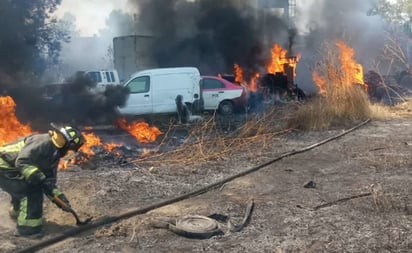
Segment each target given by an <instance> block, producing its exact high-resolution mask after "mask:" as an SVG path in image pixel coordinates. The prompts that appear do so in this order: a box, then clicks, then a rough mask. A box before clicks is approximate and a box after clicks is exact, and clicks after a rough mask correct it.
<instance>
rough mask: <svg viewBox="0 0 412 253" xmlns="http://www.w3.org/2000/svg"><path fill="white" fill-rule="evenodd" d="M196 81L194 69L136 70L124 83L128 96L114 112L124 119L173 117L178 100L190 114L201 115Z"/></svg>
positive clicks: (197, 74)
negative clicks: (149, 115)
mask: <svg viewBox="0 0 412 253" xmlns="http://www.w3.org/2000/svg"><path fill="white" fill-rule="evenodd" d="M200 80H201V76H200V73H199V70H198V69H197V68H195V67H178V68H156V69H148V70H143V71H139V72H137V73H135V74H133V75H132V76H131V77H130V79H129V80H127V81H126V82H125V83H124V86H125V87H127V88H128V90H129V96H128V99H127V101H126V105H125V106H124V107H119V108H118V111H119V113H120V114H121V115H124V116H138V115H148V114H176V113H177V106H176V100H177V99H178V98H179V101H180V102H183V103H184V104H185V105H186V106H187V108H188V109H189V111H190V112H191V113H194V112H201V111H202V110H203V108H202V107H203V103H202V99H201V94H200ZM178 96H179V97H178Z"/></svg>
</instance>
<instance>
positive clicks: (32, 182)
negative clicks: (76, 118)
mask: <svg viewBox="0 0 412 253" xmlns="http://www.w3.org/2000/svg"><path fill="white" fill-rule="evenodd" d="M64 155H65V152H64V150H62V149H58V148H57V147H56V146H55V145H54V144H53V142H52V141H51V139H50V136H49V134H35V135H31V136H28V137H25V138H23V139H20V140H18V141H16V142H13V143H10V144H6V145H4V146H2V147H0V187H1V188H2V189H3V190H5V191H6V192H8V193H9V194H10V195H11V198H12V200H11V202H12V204H13V207H14V210H16V211H17V210H18V212H19V215H18V218H17V229H18V230H19V231H22V232H23V233H26V232H27V233H29V234H30V233H37V232H38V231H40V230H41V228H42V215H43V193H44V194H46V196H47V197H48V198H49V199H51V200H52V199H53V196H59V195H62V193H61V192H60V191H59V190H58V188H57V187H56V180H57V168H58V164H59V160H60V158H61V157H63V156H64Z"/></svg>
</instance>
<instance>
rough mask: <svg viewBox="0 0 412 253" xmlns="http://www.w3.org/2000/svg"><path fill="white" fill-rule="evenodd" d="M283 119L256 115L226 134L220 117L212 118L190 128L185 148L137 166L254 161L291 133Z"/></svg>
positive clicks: (277, 114)
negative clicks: (237, 160)
mask: <svg viewBox="0 0 412 253" xmlns="http://www.w3.org/2000/svg"><path fill="white" fill-rule="evenodd" d="M282 117H286V115H285V114H284V111H283V110H271V111H269V112H266V113H263V114H261V115H253V116H250V117H249V119H248V120H247V121H246V122H245V123H244V124H242V126H241V127H240V128H238V129H237V130H236V131H234V132H230V133H225V132H222V129H221V128H220V122H219V121H218V120H217V117H216V115H212V116H211V117H210V118H209V119H208V120H207V121H204V122H202V123H199V124H197V125H191V126H186V127H187V128H188V129H187V131H188V132H189V135H188V137H187V138H186V140H185V142H184V143H183V144H181V145H179V146H178V147H176V148H174V149H173V150H170V151H168V152H162V153H157V154H152V155H150V156H147V157H144V158H139V159H137V160H135V161H134V162H135V163H151V164H153V163H156V162H159V163H166V164H170V163H180V164H190V163H201V162H212V161H220V160H222V159H229V158H230V157H236V156H238V155H239V154H242V155H243V156H246V157H251V158H253V157H256V156H259V155H260V154H262V153H263V152H264V150H266V149H267V148H268V147H269V146H270V145H272V143H273V142H275V141H276V140H277V138H278V137H279V135H281V134H283V133H286V132H288V131H289V130H288V129H285V128H284V126H282V125H281V124H280V123H281V122H285V121H286V120H284V119H282ZM174 127H176V126H174ZM168 135H169V132H168V133H166V134H165V138H164V140H167V139H168ZM161 145H167V143H162V144H161ZM235 155H236V156H235Z"/></svg>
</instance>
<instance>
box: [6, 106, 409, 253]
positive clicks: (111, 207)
mask: <svg viewBox="0 0 412 253" xmlns="http://www.w3.org/2000/svg"><path fill="white" fill-rule="evenodd" d="M397 110H399V113H398V114H399V115H400V114H402V116H401V117H396V118H391V119H384V120H372V121H371V122H370V123H368V124H366V125H365V126H363V127H361V128H359V129H357V130H355V131H353V132H351V133H349V134H347V135H344V136H343V137H341V138H339V139H337V140H335V141H332V142H329V143H326V144H324V145H322V146H319V147H316V148H314V149H312V150H310V151H308V152H305V153H301V154H297V155H294V156H290V157H287V158H284V159H282V160H280V161H277V162H274V163H272V164H270V165H269V166H266V167H264V168H261V169H260V170H258V171H256V172H253V173H251V174H248V175H245V176H243V177H240V178H237V179H235V180H233V181H230V182H228V183H226V184H225V185H224V186H223V187H219V188H217V189H214V190H212V191H209V192H206V193H204V194H201V195H198V196H196V197H192V198H189V199H186V200H183V201H180V202H177V203H174V204H171V205H168V206H165V207H162V208H159V209H155V210H152V211H150V212H148V213H145V214H142V215H136V216H134V217H132V218H128V219H123V220H121V221H118V222H115V223H111V224H109V225H106V226H104V227H99V228H97V229H93V230H89V231H86V232H83V233H81V234H78V235H76V236H74V237H70V238H69V239H67V240H64V241H62V242H59V243H57V244H54V245H52V246H48V247H46V248H43V249H41V250H39V251H38V252H44V253H51V252H61V253H68V252H88V253H92V252H96V253H97V252H121V253H129V252H130V253H131V252H273V253H282V252H284V253H286V252H287V253H289V252H412V197H411V194H410V193H411V192H412V184H411V182H412V169H411V167H412V158H411V156H410V154H411V151H412V113H411V110H410V109H409V108H405V107H403V108H400V109H397ZM342 131H343V130H342V129H341V130H334V131H324V132H298V131H293V132H289V133H288V134H284V135H281V136H278V137H277V138H274V139H272V140H271V141H270V142H266V143H260V144H256V143H255V144H254V145H256V146H252V147H247V146H245V147H244V149H245V152H244V153H239V154H238V155H237V156H231V157H226V156H222V157H221V158H220V159H216V160H213V161H209V162H208V163H187V164H176V163H172V164H166V163H163V162H162V161H161V160H159V161H156V162H153V163H152V164H150V163H136V164H126V165H122V166H120V165H116V164H113V163H106V165H100V166H99V167H98V168H96V169H95V170H79V169H78V170H75V169H73V170H67V171H61V172H60V174H59V175H60V178H59V181H58V183H59V185H60V187H61V188H62V190H63V191H64V192H65V193H66V195H67V196H68V197H69V199H70V200H71V203H72V206H73V208H74V209H75V210H77V211H78V213H79V216H80V217H81V218H86V217H89V216H93V217H94V218H95V219H99V217H103V216H113V215H118V214H121V213H125V212H127V211H130V210H133V209H139V208H143V207H146V206H149V205H151V204H153V203H157V202H161V201H163V200H166V199H171V198H174V197H176V196H179V195H181V194H184V193H188V192H191V191H193V190H196V189H199V188H201V187H204V186H206V185H208V184H211V183H214V182H216V181H218V180H221V179H223V178H226V177H229V176H231V175H234V174H237V173H239V172H241V171H244V170H247V169H250V168H252V167H254V166H256V165H258V164H261V163H263V162H267V161H271V160H273V159H275V158H276V157H278V156H280V155H281V154H283V153H285V152H289V151H293V150H298V149H300V148H304V147H307V146H309V145H311V144H313V143H316V142H319V141H321V140H323V139H325V138H327V137H330V136H334V135H336V134H339V133H341V132H342ZM262 147H264V148H262ZM310 181H313V183H314V184H313V185H312V186H313V187H311V188H306V187H304V185H305V184H306V183H308V182H310ZM362 193H371V195H368V196H364V197H357V198H353V199H350V200H345V198H348V197H353V196H357V195H359V194H362ZM250 199H253V200H254V203H255V206H254V211H253V213H252V219H251V221H250V223H249V224H248V225H247V226H246V227H245V228H243V229H242V230H241V231H239V232H232V233H225V234H223V235H217V236H214V237H211V238H209V239H190V238H186V237H183V236H180V235H177V234H175V233H173V232H172V231H170V230H167V229H159V228H153V227H152V226H150V223H151V221H152V219H153V218H156V217H164V216H168V217H177V218H178V217H182V216H184V215H187V214H198V215H206V216H208V215H211V214H223V215H230V216H231V217H232V219H233V220H235V221H239V220H241V219H242V217H243V215H244V212H245V207H246V204H247V202H248V200H250ZM0 200H1V207H0V219H1V223H0V234H1V237H0V252H13V251H16V250H19V249H22V248H24V247H27V246H30V245H33V244H35V243H38V242H39V241H41V240H46V239H48V238H52V237H53V236H56V235H58V234H59V233H61V232H62V231H65V230H66V229H70V228H73V227H75V220H74V218H73V217H72V216H71V215H70V214H68V213H64V212H63V211H60V210H59V209H57V208H55V207H54V205H53V204H50V203H49V202H48V201H45V220H46V225H45V228H46V235H45V237H44V238H43V239H41V240H31V239H22V238H18V237H14V236H13V230H14V226H15V224H14V222H13V221H12V220H11V219H10V218H9V217H8V215H7V206H8V201H9V199H8V196H7V195H6V194H5V193H4V192H1V191H0ZM338 200H341V201H338ZM336 201H337V202H336ZM328 203H329V204H330V205H328ZM322 204H327V205H326V206H323V207H322V206H320V205H322ZM319 206H320V207H319ZM316 207H318V208H316Z"/></svg>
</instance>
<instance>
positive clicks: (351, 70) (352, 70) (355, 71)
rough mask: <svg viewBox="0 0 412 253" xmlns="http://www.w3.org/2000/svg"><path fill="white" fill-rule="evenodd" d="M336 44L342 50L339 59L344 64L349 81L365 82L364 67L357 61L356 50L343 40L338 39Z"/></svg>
mask: <svg viewBox="0 0 412 253" xmlns="http://www.w3.org/2000/svg"><path fill="white" fill-rule="evenodd" d="M336 46H338V48H339V50H340V54H339V59H340V62H341V64H342V67H341V68H342V72H343V73H345V74H346V76H347V78H348V79H349V80H348V82H347V83H351V84H354V83H356V84H365V83H364V80H363V67H362V65H361V64H359V63H357V62H356V61H355V50H354V49H353V48H350V47H349V46H347V45H346V44H345V43H343V42H342V41H337V42H336Z"/></svg>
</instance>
